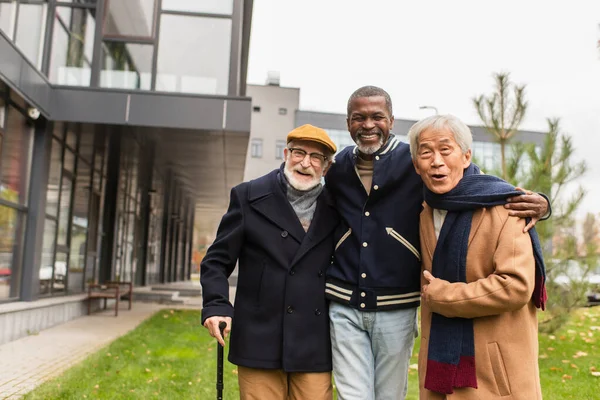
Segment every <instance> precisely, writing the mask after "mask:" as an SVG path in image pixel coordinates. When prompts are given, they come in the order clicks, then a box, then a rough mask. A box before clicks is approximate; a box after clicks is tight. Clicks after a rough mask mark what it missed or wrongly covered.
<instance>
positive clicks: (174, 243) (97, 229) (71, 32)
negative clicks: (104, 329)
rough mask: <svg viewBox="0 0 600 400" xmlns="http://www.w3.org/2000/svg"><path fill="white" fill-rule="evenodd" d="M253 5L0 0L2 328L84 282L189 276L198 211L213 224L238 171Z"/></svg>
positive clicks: (80, 308)
mask: <svg viewBox="0 0 600 400" xmlns="http://www.w3.org/2000/svg"><path fill="white" fill-rule="evenodd" d="M251 17H252V0H69V1H63V0H20V1H17V0H1V1H0V327H1V329H0V343H3V342H5V341H8V340H12V339H15V338H17V337H19V336H23V335H25V334H27V332H28V331H35V330H39V329H42V328H45V327H47V326H49V325H52V324H55V323H59V322H61V321H64V320H67V319H70V318H74V317H76V316H78V315H80V314H82V313H83V312H84V310H85V306H84V301H85V290H86V287H87V285H88V283H90V282H95V281H98V282H100V283H102V282H105V281H107V280H114V279H119V280H121V281H129V280H131V281H133V282H134V284H135V285H136V286H144V285H152V284H155V283H165V282H174V281H180V280H186V279H189V277H190V259H191V253H192V237H193V231H194V221H197V224H196V228H197V229H199V230H200V231H203V230H204V231H206V232H213V231H214V230H215V229H216V225H217V223H218V221H219V219H220V217H221V215H222V213H223V211H224V210H225V208H226V207H227V203H228V200H229V191H230V189H231V187H232V186H234V185H235V184H237V183H239V182H240V181H241V180H242V178H243V173H244V162H245V155H246V150H247V148H248V140H249V133H250V120H251V112H252V108H251V101H250V99H249V98H248V97H246V84H245V82H246V71H247V62H248V47H249V36H250V24H251ZM290 113H292V114H293V110H290ZM42 307H43V309H42ZM17 321H18V322H17Z"/></svg>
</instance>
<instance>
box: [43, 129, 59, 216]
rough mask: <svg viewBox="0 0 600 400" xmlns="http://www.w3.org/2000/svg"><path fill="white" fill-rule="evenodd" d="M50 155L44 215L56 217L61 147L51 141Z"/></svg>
mask: <svg viewBox="0 0 600 400" xmlns="http://www.w3.org/2000/svg"><path fill="white" fill-rule="evenodd" d="M51 151H52V153H51V155H50V171H49V176H48V188H47V191H46V214H48V215H51V216H53V217H56V214H57V213H58V195H59V190H60V171H61V169H62V163H61V161H62V145H61V143H60V142H59V141H58V140H56V139H53V140H52V150H51Z"/></svg>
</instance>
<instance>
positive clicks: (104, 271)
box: [98, 127, 121, 283]
mask: <svg viewBox="0 0 600 400" xmlns="http://www.w3.org/2000/svg"><path fill="white" fill-rule="evenodd" d="M120 133H121V132H120V131H119V129H118V128H114V127H113V128H112V129H111V130H110V131H109V135H110V138H109V144H108V165H107V168H106V179H107V180H106V186H105V190H104V213H103V216H102V231H103V233H104V237H103V238H102V248H101V250H100V251H101V253H100V271H99V274H98V277H99V281H100V283H104V282H106V281H109V280H111V279H112V276H113V267H114V262H115V248H116V240H117V228H118V227H117V208H118V205H117V199H118V194H119V171H120V168H121V134H120Z"/></svg>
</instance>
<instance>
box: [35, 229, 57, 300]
mask: <svg viewBox="0 0 600 400" xmlns="http://www.w3.org/2000/svg"><path fill="white" fill-rule="evenodd" d="M55 245H56V221H54V220H52V219H46V222H45V224H44V241H43V243H42V264H41V265H40V272H39V276H40V294H49V293H50V287H51V286H52V274H53V270H54V262H53V261H54V247H55Z"/></svg>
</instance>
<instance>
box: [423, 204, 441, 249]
mask: <svg viewBox="0 0 600 400" xmlns="http://www.w3.org/2000/svg"><path fill="white" fill-rule="evenodd" d="M421 230H422V232H423V241H424V243H422V245H423V246H424V247H425V249H426V251H427V254H429V259H430V260H433V252H434V251H435V246H436V244H437V238H436V237H435V227H434V226H433V209H432V208H431V207H429V205H427V203H425V202H423V211H421Z"/></svg>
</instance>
